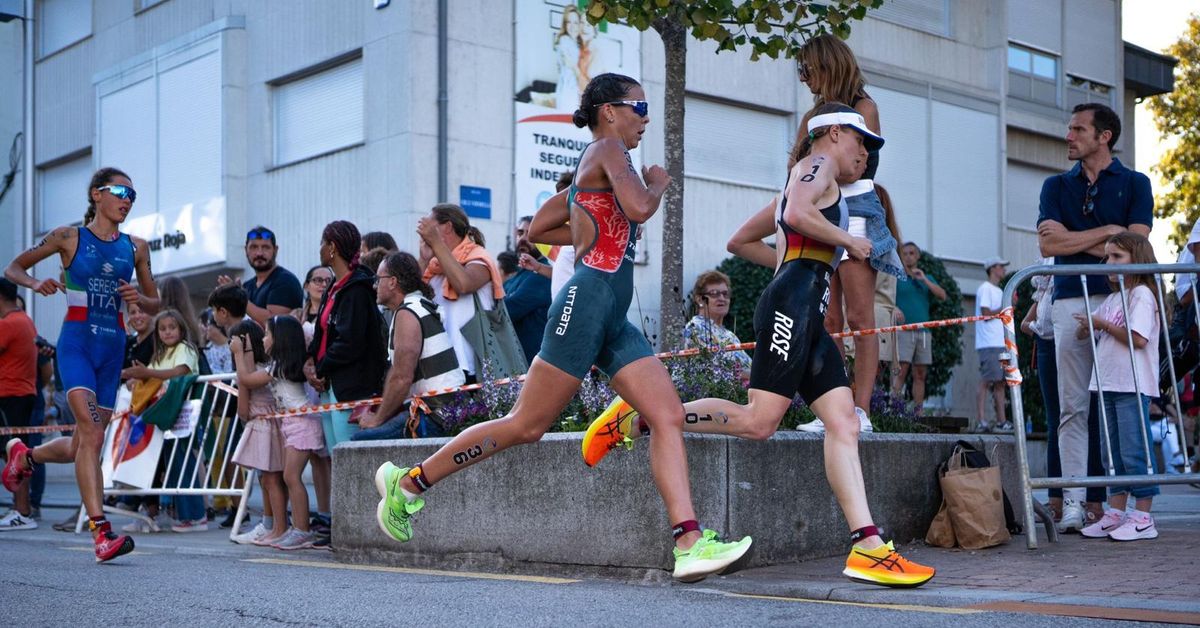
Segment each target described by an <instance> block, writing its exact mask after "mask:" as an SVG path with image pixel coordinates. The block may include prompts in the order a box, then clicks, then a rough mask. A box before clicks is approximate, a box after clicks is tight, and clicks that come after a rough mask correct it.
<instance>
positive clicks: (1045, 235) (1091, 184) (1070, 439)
mask: <svg viewBox="0 0 1200 628" xmlns="http://www.w3.org/2000/svg"><path fill="white" fill-rule="evenodd" d="M1120 135H1121V120H1120V118H1118V117H1117V114H1116V113H1115V112H1113V110H1112V109H1110V108H1108V107H1106V106H1104V105H1100V104H1097V103H1085V104H1082V105H1079V106H1077V107H1075V110H1074V112H1073V113H1072V115H1071V120H1070V122H1069V123H1068V127H1067V137H1066V140H1067V157H1068V158H1069V159H1071V160H1073V161H1076V162H1078V163H1076V164H1075V167H1073V168H1071V169H1070V170H1068V171H1067V172H1064V173H1062V174H1057V175H1054V176H1052V177H1049V178H1047V179H1046V181H1045V183H1043V184H1042V193H1041V199H1040V203H1039V207H1038V209H1039V215H1038V245H1039V246H1040V247H1041V252H1042V255H1043V256H1045V257H1054V263H1055V264H1100V263H1102V261H1103V259H1102V258H1103V256H1104V243H1105V242H1106V241H1107V240H1108V239H1109V238H1110V237H1112V236H1114V235H1116V234H1118V233H1121V232H1123V231H1126V230H1129V231H1133V232H1135V233H1139V234H1141V235H1149V234H1150V226H1151V224H1152V223H1153V219H1154V217H1153V209H1154V197H1153V195H1152V194H1151V192H1150V180H1149V179H1148V178H1146V175H1144V174H1141V173H1139V172H1134V171H1133V170H1130V169H1129V168H1126V167H1125V166H1124V165H1122V164H1121V162H1120V160H1118V159H1117V158H1115V157H1113V154H1112V149H1113V146H1115V145H1116V143H1117V139H1118V138H1119V137H1120ZM1087 291H1088V297H1089V300H1088V302H1085V301H1084V298H1083V283H1082V282H1081V281H1080V279H1079V277H1078V276H1060V277H1055V278H1054V296H1053V305H1052V306H1051V307H1052V309H1051V318H1052V320H1053V323H1054V345H1055V351H1056V355H1055V357H1056V362H1057V366H1058V395H1059V402H1060V409H1059V432H1058V439H1059V440H1058V448H1059V452H1060V453H1061V457H1062V474H1063V477H1073V476H1075V477H1077V476H1084V475H1103V474H1104V470H1103V467H1102V466H1101V463H1100V436H1099V418H1098V415H1097V413H1096V412H1095V411H1094V410H1092V409H1090V406H1091V394H1090V393H1089V392H1088V382H1089V380H1090V379H1091V373H1092V349H1091V347H1090V346H1089V341H1088V340H1087V339H1083V340H1080V339H1077V338H1076V337H1075V330H1076V329H1078V328H1079V324H1078V323H1077V322H1076V321H1075V318H1074V317H1075V315H1077V314H1086V313H1087V312H1090V311H1092V310H1094V309H1096V308H1097V307H1099V306H1100V303H1101V302H1102V301H1103V300H1104V296H1105V295H1107V294H1109V292H1110V289H1109V287H1108V281H1107V279H1106V278H1105V276H1104V275H1102V274H1097V275H1089V276H1088V280H1087ZM1083 497H1084V489H1080V488H1073V489H1066V490H1065V491H1064V500H1063V517H1062V522H1061V523H1060V526H1059V528H1060V530H1062V531H1069V530H1073V531H1078V530H1079V529H1081V528H1082V527H1083V526H1084V525H1085V524H1086V523H1087V521H1084V519H1085V518H1086V517H1085V508H1084V506H1082V505H1081V504H1080V502H1081V501H1082V499H1083ZM1087 500H1088V502H1090V503H1089V504H1088V505H1087V508H1086V511H1087V513H1088V516H1089V517H1090V516H1095V517H1096V518H1098V517H1099V515H1100V514H1101V513H1102V511H1103V507H1102V505H1101V504H1102V502H1103V501H1104V490H1103V489H1101V488H1097V489H1088V490H1087Z"/></svg>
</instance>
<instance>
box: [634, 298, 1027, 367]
mask: <svg viewBox="0 0 1200 628" xmlns="http://www.w3.org/2000/svg"><path fill="white" fill-rule="evenodd" d="M1011 310H1012V308H1009V309H1008V310H1005V311H1004V312H1000V313H999V314H983V315H979V316H963V317H961V318H946V319H942V320H937V321H926V322H924V323H905V324H903V325H892V326H890V327H876V328H874V329H860V330H857V331H855V330H850V331H840V332H837V333H835V334H830V336H831V337H833V338H839V339H840V338H857V337H862V336H876V335H879V334H890V333H894V332H898V331H920V330H922V329H933V328H936V327H953V326H955V325H962V324H965V323H977V322H980V321H989V320H993V319H1000V320H1001V321H1005V320H1007V321H1008V323H1010V324H1011V322H1012V311H1011ZM1006 317H1007V318H1006ZM753 348H754V343H753V342H743V343H739V344H735V345H726V346H723V347H715V348H713V349H709V351H718V352H725V351H744V350H746V349H753ZM700 351H701V350H700V349H683V350H681V351H668V352H665V353H656V354H654V357H656V358H659V359H660V360H661V359H669V358H679V357H687V356H693V355H699V354H700Z"/></svg>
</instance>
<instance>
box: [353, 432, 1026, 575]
mask: <svg viewBox="0 0 1200 628" xmlns="http://www.w3.org/2000/svg"><path fill="white" fill-rule="evenodd" d="M581 439H582V434H579V433H572V434H549V435H547V436H546V438H545V439H543V440H542V441H541V442H539V443H536V444H534V445H529V446H525V447H517V448H515V449H511V450H508V451H505V452H501V453H500V454H498V455H496V456H495V457H494V458H492V459H491V460H488V461H485V462H483V463H481V464H479V465H476V466H473V467H471V468H468V469H466V470H464V471H462V472H460V473H458V474H456V475H455V476H453V477H451V478H447V479H446V480H445V481H443V482H441V483H439V484H438V485H437V486H436V487H434V488H433V489H432V490H431V491H430V492H429V494H428V496H427V503H426V506H425V509H424V510H423V511H422V512H421V513H420V514H419V515H417V518H416V519H415V536H414V539H413V540H412V541H410V542H409V543H405V544H400V543H395V542H393V541H392V540H391V539H389V538H387V537H386V536H385V535H384V534H383V532H381V531H380V530H379V528H378V527H377V525H376V523H375V507H376V504H377V503H378V502H379V495H378V494H377V493H376V491H375V486H374V482H373V477H374V472H375V469H376V468H377V467H378V466H379V465H380V464H382V463H383V462H384V461H386V460H392V461H394V462H395V463H396V464H399V465H401V466H404V465H408V464H412V463H414V462H418V461H420V460H422V459H424V458H425V457H427V456H428V455H430V454H432V453H433V452H434V451H436V449H437V448H438V447H440V446H441V445H442V444H444V443H445V442H447V440H446V439H428V440H395V441H375V442H362V443H358V442H349V443H343V444H341V445H339V446H338V447H337V448H336V449H335V450H334V455H333V466H334V471H333V500H334V503H333V512H334V519H333V544H334V546H335V547H336V548H337V549H338V552H337V556H338V558H339V560H349V561H369V562H380V563H394V564H403V565H432V564H442V565H447V564H458V565H472V566H488V565H490V566H499V567H505V566H510V565H511V564H512V563H514V562H515V563H552V564H560V565H586V566H589V567H600V568H609V567H615V568H622V569H662V568H667V567H669V565H670V563H671V561H670V547H671V544H670V538H669V536H668V532H667V531H668V527H669V523H668V522H667V517H666V512H665V509H664V508H663V505H662V500H661V498H660V497H659V496H658V492H657V491H656V490H655V488H654V483H653V481H652V478H651V476H650V467H649V447H647V444H648V443H647V442H645V441H639V442H638V445H637V447H635V449H634V450H633V451H631V452H625V451H618V452H614V453H612V454H610V455H609V456H608V457H607V458H606V459H605V460H604V462H602V463H601V464H600V466H599V467H598V468H596V469H588V468H587V467H586V466H584V464H583V461H582V459H581V457H580V453H579V451H580V440H581ZM958 439H959V437H958V436H953V435H923V434H922V435H911V434H872V435H866V436H864V437H863V438H862V443H861V447H860V456H861V458H862V463H863V470H864V476H865V480H866V486H867V497H868V500H869V501H870V505H871V510H872V513H873V515H874V517H875V520H876V523H877V524H878V525H880V526H882V527H884V528H885V529H886V530H887V531H888V532H889V533H890V534H891V535H892V536H893V537H894V538H895V539H897V540H898V541H902V542H906V541H909V540H911V539H915V538H923V537H924V535H925V531H926V528H927V527H928V525H929V522H930V520H932V518H933V515H934V514H935V513H936V512H937V508H938V506H939V504H940V503H941V492H940V490H939V488H938V485H937V478H936V475H935V469H936V467H937V465H938V464H939V463H940V462H941V461H943V460H945V459H946V457H947V456H949V455H950V451H951V450H952V449H953V447H954V443H955V441H956V440H958ZM980 440H982V441H983V442H984V443H985V444H986V446H987V450H988V453H989V455H990V456H991V457H992V460H993V463H996V464H1000V466H1001V471H1002V475H1003V476H1004V484H1005V489H1006V490H1007V491H1008V494H1009V496H1010V497H1011V498H1012V500H1013V505H1014V507H1016V508H1017V509H1018V512H1017V516H1018V517H1020V516H1021V514H1022V512H1023V510H1021V505H1020V504H1019V493H1018V492H1017V488H1018V486H1019V485H1018V484H1017V469H1016V457H1015V451H1014V442H1013V438H1012V437H1011V436H1007V437H1006V436H984V437H978V436H976V437H972V438H971V442H978V441H980ZM687 448H688V462H689V467H690V472H691V483H692V498H693V502H694V504H695V506H696V511H697V515H698V518H699V519H700V521H701V523H702V524H703V525H705V526H706V527H711V528H715V529H717V530H720V531H721V532H723V533H725V534H727V535H729V536H742V535H746V534H750V535H753V536H754V539H755V545H756V549H755V552H754V554H753V557H752V560H751V564H752V565H770V564H778V563H787V562H794V561H798V560H803V559H809V558H817V557H823V556H833V555H837V554H841V553H842V552H844V551H845V550H846V535H847V528H846V522H845V520H844V519H843V518H842V514H841V511H840V510H839V509H838V507H837V503H836V501H835V500H834V498H833V494H832V492H831V491H830V489H829V484H828V483H827V482H826V480H825V475H824V453H823V441H822V439H821V437H820V436H819V435H815V434H805V433H799V432H788V433H780V434H777V435H776V436H774V437H773V438H771V439H770V440H768V441H764V442H754V441H744V440H740V439H735V438H726V437H721V436H697V435H689V436H688V437H687ZM993 448H994V451H993Z"/></svg>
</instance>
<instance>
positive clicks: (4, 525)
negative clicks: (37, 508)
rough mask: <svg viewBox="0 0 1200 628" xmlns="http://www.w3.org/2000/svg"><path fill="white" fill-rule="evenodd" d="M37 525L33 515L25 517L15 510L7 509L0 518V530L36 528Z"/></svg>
mask: <svg viewBox="0 0 1200 628" xmlns="http://www.w3.org/2000/svg"><path fill="white" fill-rule="evenodd" d="M37 527H38V523H37V521H36V520H34V518H33V517H26V516H25V515H22V514H21V513H19V512H17V511H15V510H10V511H8V514H6V515H4V517H3V518H0V531H4V530H36V529H37Z"/></svg>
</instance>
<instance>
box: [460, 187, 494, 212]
mask: <svg viewBox="0 0 1200 628" xmlns="http://www.w3.org/2000/svg"><path fill="white" fill-rule="evenodd" d="M458 204H459V206H461V207H462V208H463V211H465V212H467V215H468V216H470V217H471V218H483V219H484V220H491V219H492V188H477V187H475V186H473V185H460V186H458Z"/></svg>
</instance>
